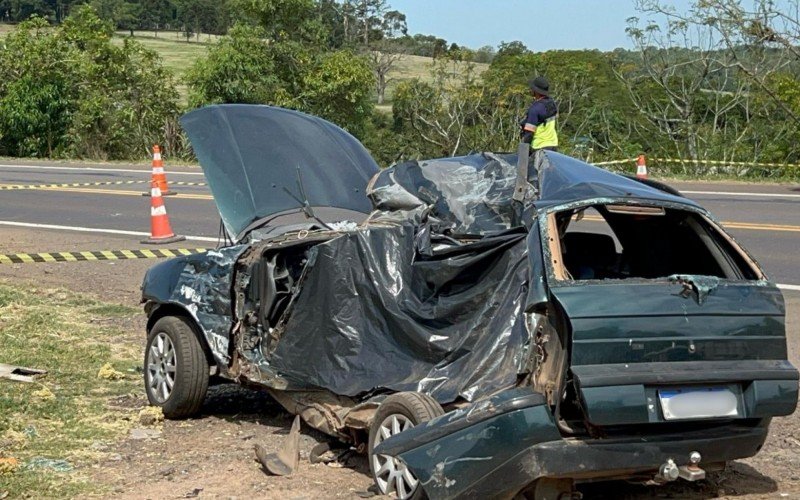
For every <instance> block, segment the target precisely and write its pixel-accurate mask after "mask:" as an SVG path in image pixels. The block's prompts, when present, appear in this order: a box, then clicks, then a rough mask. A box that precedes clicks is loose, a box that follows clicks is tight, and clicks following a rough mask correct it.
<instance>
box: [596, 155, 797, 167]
mask: <svg viewBox="0 0 800 500" xmlns="http://www.w3.org/2000/svg"><path fill="white" fill-rule="evenodd" d="M637 160H638V158H626V159H624V160H612V161H600V162H596V163H593V165H595V166H598V167H605V166H611V165H625V164H629V163H636V161H637ZM645 160H646V162H648V163H665V164H669V163H672V164H681V165H694V166H698V167H699V166H705V165H720V166H726V167H768V168H789V169H795V168H800V163H759V162H749V161H725V160H681V159H679V158H645Z"/></svg>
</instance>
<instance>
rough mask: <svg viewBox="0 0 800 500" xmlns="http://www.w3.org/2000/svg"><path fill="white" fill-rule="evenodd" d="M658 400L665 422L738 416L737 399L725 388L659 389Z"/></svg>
mask: <svg viewBox="0 0 800 500" xmlns="http://www.w3.org/2000/svg"><path fill="white" fill-rule="evenodd" d="M658 399H659V400H660V401H661V411H663V412H664V418H665V419H666V420H685V419H693V418H720V417H738V416H739V404H738V398H737V397H736V394H734V392H733V391H732V390H730V389H729V388H727V387H701V388H694V387H693V388H686V389H659V391H658Z"/></svg>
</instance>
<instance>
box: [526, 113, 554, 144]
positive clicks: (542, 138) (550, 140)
mask: <svg viewBox="0 0 800 500" xmlns="http://www.w3.org/2000/svg"><path fill="white" fill-rule="evenodd" d="M556 118H558V115H555V116H552V117H550V118H548V119H547V120H545V122H544V123H542V124H541V125H538V126H537V127H536V131H535V132H534V133H533V143H532V144H531V148H533V149H542V148H555V147H558V134H557V133H556Z"/></svg>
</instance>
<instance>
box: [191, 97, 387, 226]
mask: <svg viewBox="0 0 800 500" xmlns="http://www.w3.org/2000/svg"><path fill="white" fill-rule="evenodd" d="M181 124H182V125H183V128H184V129H185V130H186V133H187V134H188V135H189V140H190V141H191V143H192V147H193V148H194V152H195V154H196V155H197V158H198V160H200V165H201V166H202V168H203V172H204V173H205V176H206V179H207V180H208V185H209V187H210V188H211V193H212V194H213V195H214V201H215V202H216V204H217V208H218V209H219V213H220V215H221V216H222V221H223V223H224V224H225V228H226V229H227V231H228V233H229V234H230V235H231V236H233V237H234V238H235V239H236V240H239V239H241V238H242V237H243V236H244V235H245V234H246V233H247V229H248V228H249V226H251V225H252V223H253V222H255V221H257V220H259V219H265V218H268V217H270V216H273V215H275V214H280V213H283V212H287V211H291V210H299V209H301V208H302V205H303V203H304V202H306V201H307V202H308V204H309V205H310V206H311V207H331V208H340V209H345V210H352V211H355V212H361V213H365V214H366V213H369V212H370V210H371V204H370V201H369V199H368V198H367V197H366V196H365V194H364V191H365V188H366V186H367V183H368V182H369V180H370V178H371V177H372V176H373V175H374V174H375V173H376V172H378V165H377V164H376V163H375V160H373V159H372V157H371V156H370V155H369V153H368V152H367V150H366V149H365V148H364V146H362V145H361V143H360V142H358V140H357V139H356V138H354V137H353V136H352V135H350V134H348V133H347V132H345V131H344V130H342V129H341V128H339V127H337V126H336V125H334V124H332V123H330V122H327V121H325V120H323V119H321V118H317V117H314V116H310V115H307V114H304V113H300V112H297V111H291V110H288V109H283V108H276V107H271V106H257V105H245V104H222V105H215V106H208V107H205V108H201V109H197V110H195V111H192V112H190V113H187V114H186V115H184V116H183V117H182V118H181ZM300 179H302V182H300ZM301 184H302V189H301Z"/></svg>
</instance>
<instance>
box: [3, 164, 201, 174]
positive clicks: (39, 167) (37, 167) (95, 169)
mask: <svg viewBox="0 0 800 500" xmlns="http://www.w3.org/2000/svg"><path fill="white" fill-rule="evenodd" d="M0 168H23V169H25V168H27V169H32V170H82V171H86V172H124V173H134V174H147V175H150V174H151V173H152V172H151V171H150V170H140V169H131V168H98V167H55V166H51V165H47V166H45V165H3V164H0ZM167 175H199V176H203V175H204V174H203V172H174V171H172V170H169V167H167Z"/></svg>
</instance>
